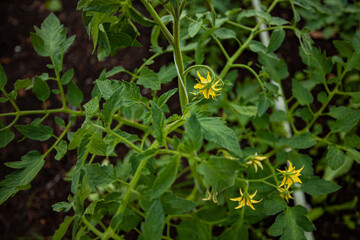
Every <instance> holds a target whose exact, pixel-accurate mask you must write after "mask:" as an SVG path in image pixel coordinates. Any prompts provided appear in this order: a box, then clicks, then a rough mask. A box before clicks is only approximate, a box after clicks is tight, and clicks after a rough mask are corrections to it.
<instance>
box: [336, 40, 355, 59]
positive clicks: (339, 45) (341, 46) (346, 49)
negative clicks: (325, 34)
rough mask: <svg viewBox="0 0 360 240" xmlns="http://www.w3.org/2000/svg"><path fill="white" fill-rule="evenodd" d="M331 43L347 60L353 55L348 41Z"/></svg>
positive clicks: (352, 49)
mask: <svg viewBox="0 0 360 240" xmlns="http://www.w3.org/2000/svg"><path fill="white" fill-rule="evenodd" d="M332 43H333V44H334V46H335V47H336V49H337V50H338V52H339V53H340V54H341V55H342V56H344V57H347V58H349V57H351V56H352V55H353V53H354V48H353V47H352V46H351V43H350V42H349V41H340V40H334V41H332Z"/></svg>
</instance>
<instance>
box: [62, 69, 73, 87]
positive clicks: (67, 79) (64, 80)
mask: <svg viewBox="0 0 360 240" xmlns="http://www.w3.org/2000/svg"><path fill="white" fill-rule="evenodd" d="M73 77H74V69H73V68H71V69H69V70H67V71H66V72H65V73H64V74H63V75H62V76H61V80H60V81H61V84H62V85H66V84H68V83H69V82H70V81H71V80H72V79H73Z"/></svg>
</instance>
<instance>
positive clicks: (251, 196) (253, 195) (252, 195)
mask: <svg viewBox="0 0 360 240" xmlns="http://www.w3.org/2000/svg"><path fill="white" fill-rule="evenodd" d="M256 193H257V190H256V191H255V192H254V194H251V195H250V198H251V199H252V198H253V197H255V195H256Z"/></svg>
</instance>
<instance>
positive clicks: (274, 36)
mask: <svg viewBox="0 0 360 240" xmlns="http://www.w3.org/2000/svg"><path fill="white" fill-rule="evenodd" d="M284 39H285V31H284V30H283V29H280V28H278V29H275V30H274V31H273V32H272V33H271V37H270V42H269V45H268V47H267V52H274V51H276V50H277V49H278V48H279V47H280V46H281V44H282V42H283V41H284Z"/></svg>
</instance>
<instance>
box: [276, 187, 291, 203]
mask: <svg viewBox="0 0 360 240" xmlns="http://www.w3.org/2000/svg"><path fill="white" fill-rule="evenodd" d="M289 187H290V186H287V187H283V188H281V187H279V188H278V189H277V190H278V191H279V195H280V197H282V198H283V199H285V200H286V202H289V199H290V198H291V199H294V198H293V197H292V196H291V194H292V193H293V191H289Z"/></svg>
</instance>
